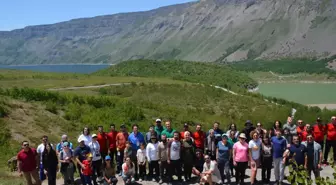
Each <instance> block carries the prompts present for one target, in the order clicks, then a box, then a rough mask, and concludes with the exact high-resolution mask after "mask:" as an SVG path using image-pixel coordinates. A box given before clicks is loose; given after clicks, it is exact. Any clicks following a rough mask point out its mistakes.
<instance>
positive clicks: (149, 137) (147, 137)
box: [146, 125, 159, 143]
mask: <svg viewBox="0 0 336 185" xmlns="http://www.w3.org/2000/svg"><path fill="white" fill-rule="evenodd" d="M152 135H154V136H156V139H157V140H159V138H158V134H157V133H156V132H155V130H154V126H153V125H150V126H149V130H148V132H147V133H146V143H150V142H151V136H152Z"/></svg>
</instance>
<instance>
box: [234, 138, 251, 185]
mask: <svg viewBox="0 0 336 185" xmlns="http://www.w3.org/2000/svg"><path fill="white" fill-rule="evenodd" d="M232 154H233V165H234V166H235V169H236V184H241V185H242V184H244V178H245V171H246V169H247V165H248V161H249V146H248V144H247V143H246V135H245V133H240V134H239V141H238V142H237V143H235V144H234V145H233V152H232Z"/></svg>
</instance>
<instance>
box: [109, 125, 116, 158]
mask: <svg viewBox="0 0 336 185" xmlns="http://www.w3.org/2000/svg"><path fill="white" fill-rule="evenodd" d="M117 134H118V132H117V131H116V130H115V124H111V125H110V132H109V133H108V134H107V141H108V146H109V149H108V153H109V156H110V157H111V162H112V163H113V162H114V156H116V155H117V146H116V145H117V141H116V140H117ZM116 158H117V157H116Z"/></svg>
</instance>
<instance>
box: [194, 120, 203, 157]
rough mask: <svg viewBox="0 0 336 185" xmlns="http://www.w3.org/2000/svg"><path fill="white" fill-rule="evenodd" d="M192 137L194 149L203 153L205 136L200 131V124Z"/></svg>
mask: <svg viewBox="0 0 336 185" xmlns="http://www.w3.org/2000/svg"><path fill="white" fill-rule="evenodd" d="M193 136H194V142H195V145H196V148H197V149H200V150H202V151H204V140H205V138H206V135H205V132H203V131H202V126H201V124H197V125H196V132H194V134H193Z"/></svg>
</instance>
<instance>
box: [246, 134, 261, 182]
mask: <svg viewBox="0 0 336 185" xmlns="http://www.w3.org/2000/svg"><path fill="white" fill-rule="evenodd" d="M251 138H252V139H251V141H250V142H249V157H250V164H251V184H255V181H256V178H257V172H258V167H259V166H260V152H261V140H260V137H259V134H258V132H257V131H252V132H251Z"/></svg>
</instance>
